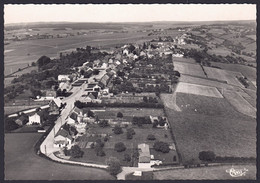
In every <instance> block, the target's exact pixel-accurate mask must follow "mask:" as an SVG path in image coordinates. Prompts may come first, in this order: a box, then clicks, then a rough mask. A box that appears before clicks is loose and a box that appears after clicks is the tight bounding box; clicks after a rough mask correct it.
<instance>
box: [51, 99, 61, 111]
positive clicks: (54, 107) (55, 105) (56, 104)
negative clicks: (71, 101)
mask: <svg viewBox="0 0 260 183" xmlns="http://www.w3.org/2000/svg"><path fill="white" fill-rule="evenodd" d="M61 105H62V102H61V99H60V98H55V99H53V100H52V101H51V102H50V103H49V106H50V108H49V112H50V114H59V111H60V107H61Z"/></svg>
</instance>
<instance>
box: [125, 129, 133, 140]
mask: <svg viewBox="0 0 260 183" xmlns="http://www.w3.org/2000/svg"><path fill="white" fill-rule="evenodd" d="M126 138H127V139H132V138H133V135H132V133H131V132H129V131H127V132H126Z"/></svg>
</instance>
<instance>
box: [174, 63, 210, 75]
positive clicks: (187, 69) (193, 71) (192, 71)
mask: <svg viewBox="0 0 260 183" xmlns="http://www.w3.org/2000/svg"><path fill="white" fill-rule="evenodd" d="M173 65H174V70H176V71H179V72H180V73H181V74H187V75H192V76H200V77H206V76H205V74H204V72H203V70H202V68H201V66H200V65H199V64H190V63H184V62H183V63H182V62H173Z"/></svg>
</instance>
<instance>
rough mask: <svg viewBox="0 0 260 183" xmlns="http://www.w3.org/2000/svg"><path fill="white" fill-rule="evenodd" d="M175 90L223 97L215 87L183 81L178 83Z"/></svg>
mask: <svg viewBox="0 0 260 183" xmlns="http://www.w3.org/2000/svg"><path fill="white" fill-rule="evenodd" d="M176 92H177V93H188V94H194V95H203V96H208V97H216V98H223V96H222V95H221V93H220V92H219V91H218V90H217V89H216V88H215V87H210V86H203V85H197V84H190V83H183V82H179V83H178V86H177V89H176Z"/></svg>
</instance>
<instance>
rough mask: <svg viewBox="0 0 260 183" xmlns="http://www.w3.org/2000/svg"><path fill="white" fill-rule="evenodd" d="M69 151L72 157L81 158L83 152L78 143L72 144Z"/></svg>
mask: <svg viewBox="0 0 260 183" xmlns="http://www.w3.org/2000/svg"><path fill="white" fill-rule="evenodd" d="M70 153H71V156H72V157H73V158H81V157H82V156H83V154H84V152H83V151H82V150H81V149H80V147H79V146H78V145H74V146H72V147H71V150H70Z"/></svg>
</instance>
